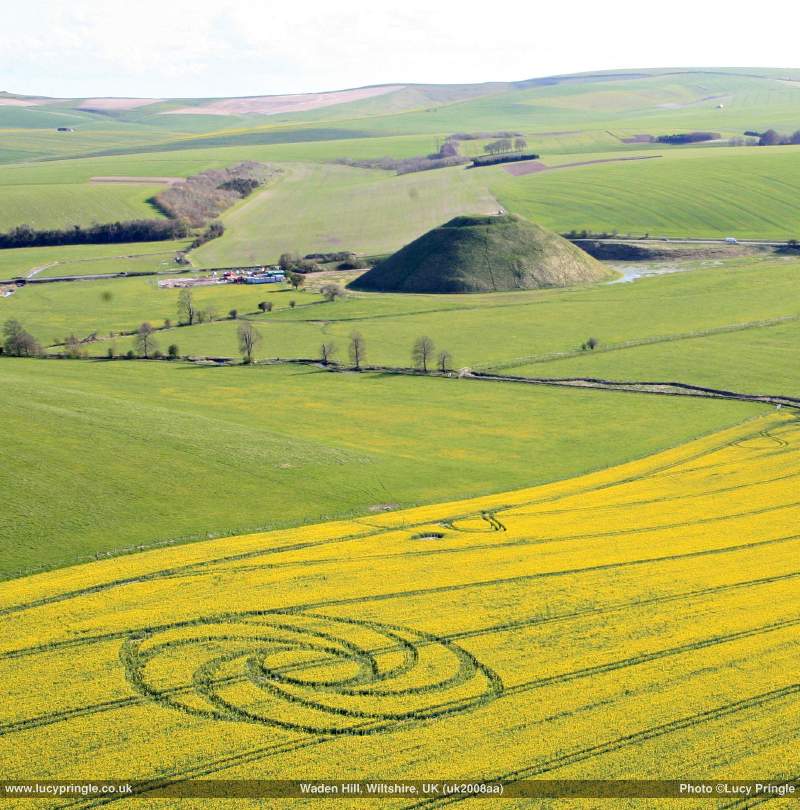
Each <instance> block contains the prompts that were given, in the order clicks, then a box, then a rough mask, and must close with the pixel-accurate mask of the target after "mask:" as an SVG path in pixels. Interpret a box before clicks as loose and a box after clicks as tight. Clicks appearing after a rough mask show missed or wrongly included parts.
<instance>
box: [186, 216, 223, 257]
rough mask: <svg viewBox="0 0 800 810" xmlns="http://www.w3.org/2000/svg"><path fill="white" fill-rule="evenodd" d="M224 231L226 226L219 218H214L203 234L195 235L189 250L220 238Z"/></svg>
mask: <svg viewBox="0 0 800 810" xmlns="http://www.w3.org/2000/svg"><path fill="white" fill-rule="evenodd" d="M224 233H225V226H224V225H223V224H222V223H221V222H220V221H219V220H214V222H212V223H211V224H210V225H209V226H208V227H207V228H206V229H205V230H204V231H203V232H202V233H201V234H199V235H197V236H195V238H194V239H193V240H192V243H191V245H189V250H194V249H195V248H199V247H200V245H204V244H205V243H206V242H210V241H211V240H212V239H219V237H220V236H222V234H224Z"/></svg>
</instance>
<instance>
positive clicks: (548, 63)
mask: <svg viewBox="0 0 800 810" xmlns="http://www.w3.org/2000/svg"><path fill="white" fill-rule="evenodd" d="M769 9H770V10H769V13H768V14H764V15H758V14H755V13H754V12H753V9H752V8H751V7H750V8H747V9H744V8H742V9H737V7H736V6H734V5H733V4H731V3H729V2H726V3H724V4H723V3H721V2H718V0H717V1H715V0H705V2H704V3H696V2H692V3H690V2H688V0H673V2H671V3H670V4H669V5H668V6H663V7H661V8H660V9H658V8H655V7H653V6H652V5H647V4H644V3H642V2H641V0H610V2H606V3H603V4H599V3H597V4H593V5H587V7H586V8H581V7H579V6H577V5H575V4H566V3H561V4H543V3H542V4H533V3H517V4H512V5H509V4H505V5H503V6H501V7H498V11H497V13H496V14H492V13H491V9H490V8H489V9H488V10H487V6H486V5H485V4H482V5H480V6H475V7H474V10H473V8H472V7H471V6H469V5H468V4H467V3H463V2H462V3H456V4H441V3H440V4H435V3H430V2H420V0H404V2H403V3H402V4H398V5H397V6H395V5H394V4H390V3H387V2H385V0H373V2H370V3H366V2H363V0H362V1H361V2H354V0H341V1H340V2H337V3H324V2H320V1H319V0H306V2H303V3H296V4H286V3H284V4H277V3H274V2H269V1H268V2H266V3H263V2H254V0H128V2H123V0H112V1H111V2H108V0H69V2H67V1H66V0H26V2H14V3H13V7H12V8H11V9H7V10H5V12H4V24H3V26H2V29H0V76H2V77H3V79H2V85H4V88H3V89H9V90H22V89H25V90H27V91H31V92H39V93H44V94H49V95H79V96H87V95H103V94H113V95H142V96H214V95H250V94H257V93H283V92H302V91H304V90H323V89H336V88H341V87H350V86H358V85H364V84H377V83H384V82H413V81H420V82H472V81H489V80H497V79H523V78H529V77H532V76H541V75H546V74H550V73H561V72H572V71H580V70H597V69H609V68H615V67H656V66H667V65H695V66H701V65H705V66H708V65H737V64H743V63H747V64H751V65H767V64H772V65H783V66H791V64H792V62H793V61H794V59H795V58H796V57H795V53H796V45H795V43H794V41H793V40H794V36H793V26H791V25H789V24H786V25H782V26H781V25H776V20H780V19H783V20H784V21H786V22H787V23H788V22H789V21H790V20H792V19H793V18H794V17H795V16H796V13H795V10H794V6H793V5H789V2H787V1H786V0H776V2H773V3H772V4H771V5H770V7H769Z"/></svg>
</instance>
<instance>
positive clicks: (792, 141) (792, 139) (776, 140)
mask: <svg viewBox="0 0 800 810" xmlns="http://www.w3.org/2000/svg"><path fill="white" fill-rule="evenodd" d="M797 144H800V129H798V130H797V131H795V132H793V133H792V134H791V135H781V134H780V132H777V131H776V130H774V129H768V130H767V131H766V132H762V133H761V134H760V135H759V138H758V145H759V146H791V145H797Z"/></svg>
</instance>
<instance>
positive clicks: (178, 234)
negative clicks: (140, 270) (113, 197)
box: [0, 219, 189, 248]
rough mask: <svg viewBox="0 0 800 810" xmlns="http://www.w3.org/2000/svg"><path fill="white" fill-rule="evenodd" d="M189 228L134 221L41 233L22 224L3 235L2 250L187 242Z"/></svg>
mask: <svg viewBox="0 0 800 810" xmlns="http://www.w3.org/2000/svg"><path fill="white" fill-rule="evenodd" d="M188 235H189V226H188V225H187V223H186V222H184V221H182V220H169V219H132V220H128V221H126V222H109V223H106V224H104V225H98V224H95V225H89V226H88V227H83V226H81V225H74V226H72V227H71V228H50V229H46V230H37V229H35V228H31V226H30V225H18V226H17V227H16V228H12V229H11V230H10V231H6V232H5V233H0V248H24V247H49V246H52V245H105V244H117V243H120V242H160V241H162V240H166V239H183V238H185V237H186V236H188Z"/></svg>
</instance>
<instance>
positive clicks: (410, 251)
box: [351, 215, 611, 293]
mask: <svg viewBox="0 0 800 810" xmlns="http://www.w3.org/2000/svg"><path fill="white" fill-rule="evenodd" d="M610 277H611V273H610V272H609V271H608V270H607V269H606V268H604V267H603V266H602V265H601V264H600V263H599V262H597V261H596V260H595V259H593V258H592V257H591V256H589V255H588V254H586V253H584V252H583V251H582V250H580V249H579V248H577V247H575V246H574V245H573V244H571V243H570V242H567V240H566V239H563V238H562V237H560V236H558V234H555V233H552V232H550V231H547V230H545V229H544V228H541V227H539V226H538V225H534V224H533V223H531V222H527V221H525V220H523V219H521V218H519V217H514V216H507V215H503V216H497V215H495V216H489V217H463V216H462V217H456V218H455V219H452V220H450V221H449V222H446V223H445V224H444V225H441V226H439V227H438V228H434V229H433V230H432V231H429V232H428V233H426V234H423V235H422V236H420V237H419V239H415V240H414V241H413V242H412V243H411V244H410V245H406V246H405V247H404V248H402V249H401V250H399V251H398V252H397V253H395V254H394V255H393V256H390V257H389V258H388V259H385V260H384V261H382V262H380V263H379V264H378V265H377V266H376V267H374V268H373V269H372V270H369V271H368V272H366V273H365V274H364V275H362V276H360V277H359V278H358V279H356V280H355V281H354V282H353V283H352V284H351V286H352V287H353V288H354V289H357V290H372V291H377V292H413V293H462V292H500V291H503V290H516V289H519V290H530V289H538V288H541V287H569V286H571V285H573V284H581V283H587V282H590V281H601V280H603V279H607V278H610Z"/></svg>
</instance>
